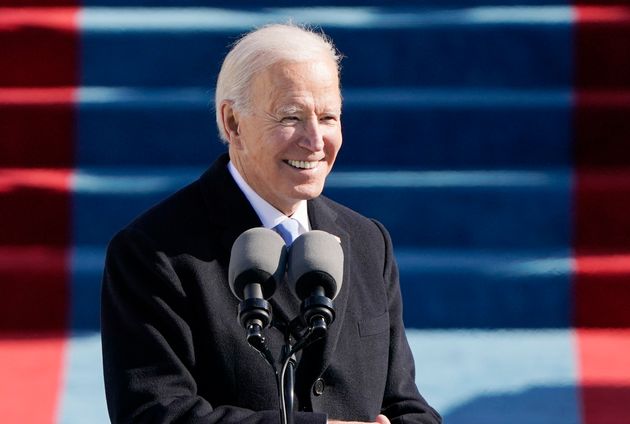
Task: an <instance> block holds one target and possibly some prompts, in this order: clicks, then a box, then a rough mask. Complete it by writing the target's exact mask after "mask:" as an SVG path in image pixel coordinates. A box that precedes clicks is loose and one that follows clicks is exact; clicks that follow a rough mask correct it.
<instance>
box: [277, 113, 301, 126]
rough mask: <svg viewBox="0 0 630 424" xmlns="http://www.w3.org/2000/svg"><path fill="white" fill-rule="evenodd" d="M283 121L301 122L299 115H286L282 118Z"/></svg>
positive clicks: (288, 122)
mask: <svg viewBox="0 0 630 424" xmlns="http://www.w3.org/2000/svg"><path fill="white" fill-rule="evenodd" d="M281 122H283V123H287V124H290V123H294V122H300V117H299V116H294V115H291V116H285V117H283V118H282V119H281Z"/></svg>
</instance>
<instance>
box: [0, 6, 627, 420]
mask: <svg viewBox="0 0 630 424" xmlns="http://www.w3.org/2000/svg"><path fill="white" fill-rule="evenodd" d="M307 6H308V7H307ZM289 19H292V20H293V21H294V22H309V23H311V24H314V25H317V26H321V27H322V28H323V29H324V30H325V32H327V33H328V34H329V35H331V36H332V37H333V39H334V40H335V41H336V43H337V45H338V47H339V49H340V50H341V51H342V52H343V53H344V54H345V56H346V59H345V60H344V63H343V70H342V74H343V85H344V87H343V90H344V115H343V122H344V140H345V141H344V148H343V149H342V153H341V154H340V157H339V159H338V163H337V166H336V170H335V172H333V174H332V175H331V176H330V178H329V182H328V185H327V188H326V193H327V194H328V195H329V196H331V197H333V198H335V199H337V200H339V201H341V202H343V203H345V204H347V205H349V206H351V207H353V208H355V209H357V210H359V211H361V212H363V213H364V214H366V215H369V216H372V217H375V218H377V219H379V220H381V221H382V222H384V223H385V224H386V225H387V227H388V228H389V229H390V231H391V233H392V236H393V239H394V243H395V248H396V255H397V257H398V261H399V264H400V269H401V285H402V290H403V296H404V304H405V311H404V313H405V324H406V326H407V329H408V337H409V340H410V343H411V345H412V349H413V351H414V355H415V358H416V365H417V382H418V385H419V387H420V389H421V391H422V392H423V393H424V394H425V395H426V397H427V398H428V399H429V401H431V402H432V403H433V404H434V405H435V406H436V407H437V408H438V409H439V410H440V411H441V412H442V414H443V416H444V417H445V421H446V422H449V423H453V424H472V423H480V422H483V423H511V424H525V423H541V424H622V423H624V424H625V423H629V422H630V359H629V358H630V306H629V305H630V219H629V218H628V217H629V216H630V6H628V5H627V4H626V3H625V2H622V1H616V2H596V1H577V2H571V1H566V0H565V1H562V0H556V1H547V0H447V1H439V2H438V1H431V0H415V1H399V0H394V1H389V2H378V1H370V0H344V1H340V2H334V1H327V0H316V1H312V2H297V3H296V2H293V1H289V0H277V1H273V2H264V4H262V2H257V1H247V0H232V1H227V0H225V1H214V2H210V1H202V0H181V1H169V0H84V1H82V2H80V1H78V0H76V1H74V0H0V420H1V421H2V422H7V423H23V424H30V423H38V424H39V423H48V422H54V423H86V422H89V423H100V422H107V413H106V408H105V401H104V393H103V383H102V375H101V373H102V371H101V359H100V341H99V333H98V330H99V289H100V274H101V271H102V266H103V254H104V249H105V246H106V244H107V242H108V240H109V239H110V237H111V236H112V235H113V234H114V232H115V231H116V230H117V229H119V228H121V227H122V226H123V225H125V223H127V222H128V221H129V220H130V219H131V218H132V217H134V216H135V215H136V214H138V213H139V212H140V211H142V210H143V209H146V208H147V207H149V206H150V205H152V204H154V203H155V202H157V201H159V200H160V199H161V198H163V197H165V196H167V195H168V194H169V193H171V192H173V191H175V190H177V189H178V188H179V187H181V186H183V185H184V184H186V183H187V182H189V181H192V180H193V179H195V178H196V177H197V176H198V175H200V173H201V172H202V171H203V169H204V167H205V166H207V165H208V164H209V163H210V162H211V161H212V160H213V158H214V157H215V156H216V155H217V154H219V153H220V152H222V151H223V150H224V147H223V146H222V145H221V144H220V143H219V142H218V138H217V136H216V129H215V127H214V120H213V111H212V104H211V102H212V97H213V96H212V90H213V86H214V81H215V79H216V74H217V72H218V68H219V65H220V62H221V60H222V58H223V56H224V55H225V53H226V52H227V47H226V46H227V45H228V44H229V43H231V42H233V41H234V40H235V39H236V38H237V37H238V35H239V34H241V33H243V32H245V31H247V30H248V29H250V28H251V27H253V26H257V25H262V24H264V23H267V22H278V21H279V22H286V21H287V20H289ZM235 317H236V311H235ZM235 319H236V318H235Z"/></svg>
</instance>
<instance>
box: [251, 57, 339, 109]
mask: <svg viewBox="0 0 630 424" xmlns="http://www.w3.org/2000/svg"><path fill="white" fill-rule="evenodd" d="M252 91H253V92H252V101H253V104H254V107H255V108H256V107H262V108H264V109H266V110H268V111H269V110H271V111H273V110H276V109H278V108H285V107H287V106H291V105H294V104H295V105H301V106H313V107H316V108H337V109H338V108H340V107H341V93H340V91H339V76H338V72H337V66H336V64H335V63H334V62H333V61H332V60H314V61H309V62H278V63H276V64H274V65H272V66H270V67H269V68H267V69H266V70H265V71H263V72H261V73H260V74H259V75H257V76H256V77H255V78H254V81H253V82H252Z"/></svg>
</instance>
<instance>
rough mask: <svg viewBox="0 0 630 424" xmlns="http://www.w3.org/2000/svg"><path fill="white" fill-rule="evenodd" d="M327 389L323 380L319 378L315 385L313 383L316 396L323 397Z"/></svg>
mask: <svg viewBox="0 0 630 424" xmlns="http://www.w3.org/2000/svg"><path fill="white" fill-rule="evenodd" d="M325 387H326V384H325V383H324V380H323V379H321V378H318V379H317V380H315V383H313V393H315V396H321V395H322V394H323V393H324V388H325Z"/></svg>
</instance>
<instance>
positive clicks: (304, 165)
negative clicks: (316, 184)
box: [287, 160, 319, 169]
mask: <svg viewBox="0 0 630 424" xmlns="http://www.w3.org/2000/svg"><path fill="white" fill-rule="evenodd" d="M287 163H288V164H289V165H291V166H293V167H294V168H300V169H312V168H315V167H316V166H317V164H318V163H319V162H317V161H315V162H307V161H304V160H288V161H287Z"/></svg>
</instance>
